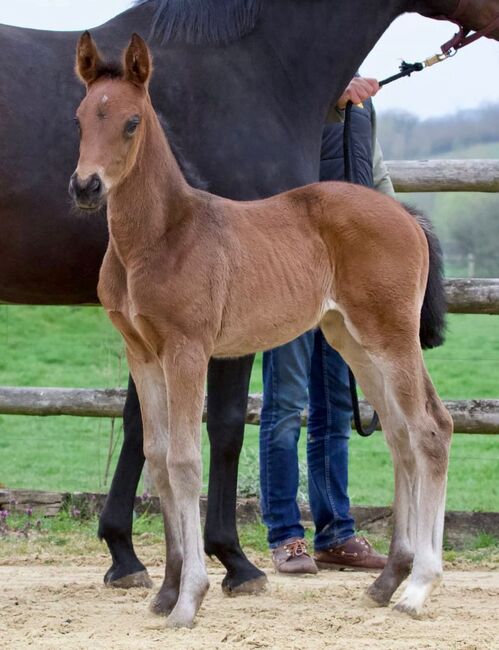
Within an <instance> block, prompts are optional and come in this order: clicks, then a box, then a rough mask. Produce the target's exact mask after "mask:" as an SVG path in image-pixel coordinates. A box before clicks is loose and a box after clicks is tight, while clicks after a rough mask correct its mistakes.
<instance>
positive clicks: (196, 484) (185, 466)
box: [166, 454, 202, 497]
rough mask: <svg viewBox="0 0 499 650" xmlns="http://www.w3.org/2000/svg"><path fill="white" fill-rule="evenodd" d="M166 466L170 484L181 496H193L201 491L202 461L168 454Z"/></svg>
mask: <svg viewBox="0 0 499 650" xmlns="http://www.w3.org/2000/svg"><path fill="white" fill-rule="evenodd" d="M166 467H167V471H168V477H169V479H170V485H171V486H172V489H173V490H174V491H175V492H176V493H177V494H178V495H179V496H183V495H185V496H188V497H190V496H193V495H197V494H199V492H200V491H201V481H202V476H201V462H200V461H199V460H198V459H194V458H189V457H183V458H172V457H171V456H170V454H169V455H168V458H167V462H166Z"/></svg>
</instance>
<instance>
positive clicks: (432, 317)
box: [405, 205, 447, 350]
mask: <svg viewBox="0 0 499 650" xmlns="http://www.w3.org/2000/svg"><path fill="white" fill-rule="evenodd" d="M405 208H406V209H407V211H408V212H409V213H410V214H411V215H412V216H413V217H414V218H415V219H416V221H417V222H418V223H419V225H420V226H421V228H422V229H423V232H424V234H425V236H426V241H427V242H428V249H429V253H430V268H429V271H428V282H427V284H426V291H425V295H424V300H423V307H422V308H421V323H420V327H419V340H420V341H421V347H422V348H423V350H426V349H428V348H436V347H438V346H439V345H442V343H443V342H444V334H445V325H446V323H445V314H446V312H447V300H446V297H445V288H444V263H443V254H442V248H441V246H440V242H439V241H438V237H437V236H436V234H435V231H434V230H433V226H432V223H431V221H430V220H429V219H428V217H426V216H425V215H423V214H421V212H418V211H417V210H416V209H415V208H413V207H410V206H407V205H406V206H405Z"/></svg>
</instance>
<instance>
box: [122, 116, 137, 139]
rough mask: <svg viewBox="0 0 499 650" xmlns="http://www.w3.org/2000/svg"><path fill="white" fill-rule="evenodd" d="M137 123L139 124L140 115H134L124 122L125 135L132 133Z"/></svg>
mask: <svg viewBox="0 0 499 650" xmlns="http://www.w3.org/2000/svg"><path fill="white" fill-rule="evenodd" d="M139 124H140V117H139V116H138V115H134V116H133V117H132V118H130V119H129V120H128V122H127V123H126V124H125V135H133V134H134V133H135V131H136V130H137V127H138V126H139Z"/></svg>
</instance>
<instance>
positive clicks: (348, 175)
mask: <svg viewBox="0 0 499 650" xmlns="http://www.w3.org/2000/svg"><path fill="white" fill-rule="evenodd" d="M351 114H352V102H348V103H347V105H346V107H345V122H344V126H343V161H344V165H345V180H346V181H347V182H349V183H353V181H354V179H353V174H352V161H351V158H350V154H351V147H350V133H351V129H350V123H351ZM348 383H349V385H350V395H351V397H352V410H353V421H354V424H355V430H356V431H357V433H358V434H359V436H363V437H364V438H367V437H368V436H370V435H371V434H372V433H373V432H374V431H376V429H377V428H378V426H379V417H378V414H377V413H376V411H374V413H373V417H372V420H371V422H370V423H369V424H368V426H367V428H365V429H364V427H363V426H362V422H361V420H360V409H359V398H358V396H357V382H356V381H355V376H354V374H353V372H352V370H351V368H350V366H349V367H348Z"/></svg>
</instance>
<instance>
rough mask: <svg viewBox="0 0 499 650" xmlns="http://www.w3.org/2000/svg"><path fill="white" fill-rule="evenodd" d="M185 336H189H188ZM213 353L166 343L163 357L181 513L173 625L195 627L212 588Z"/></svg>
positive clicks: (172, 470) (170, 467) (171, 468)
mask: <svg viewBox="0 0 499 650" xmlns="http://www.w3.org/2000/svg"><path fill="white" fill-rule="evenodd" d="M184 338H185V337H184ZM208 358H209V355H208V353H207V352H206V350H205V348H204V346H203V345H201V344H197V343H196V342H193V341H185V343H184V347H183V349H182V350H181V351H179V349H178V344H174V345H172V349H171V350H170V349H168V344H166V346H165V352H164V354H163V357H162V362H163V370H164V374H165V379H166V386H167V399H168V431H169V440H168V450H167V457H166V466H167V472H168V476H169V481H170V485H171V489H172V495H173V499H174V501H175V506H176V509H177V512H178V521H177V523H178V525H179V531H178V537H179V538H180V539H181V543H182V555H183V564H182V576H181V582H180V593H179V597H178V600H177V604H176V605H175V607H174V609H173V611H172V612H171V614H170V615H169V617H168V618H167V625H169V626H170V627H191V626H192V624H193V622H194V617H195V615H196V613H197V611H198V609H199V607H200V605H201V603H202V601H203V598H204V596H205V594H206V592H207V590H208V588H209V581H208V575H207V573H206V567H205V563H204V553H203V544H202V538H201V520H200V512H199V497H200V494H201V483H202V469H201V419H202V415H203V406H204V386H205V380H206V372H207V368H208Z"/></svg>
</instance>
